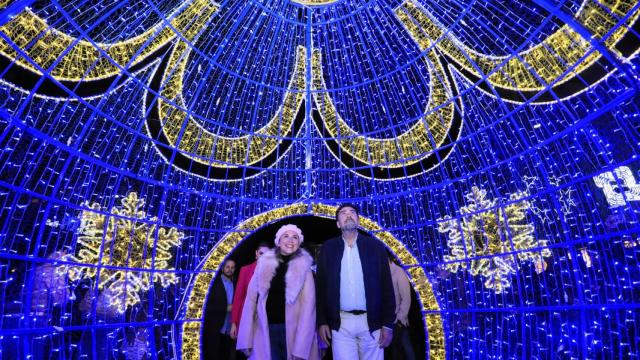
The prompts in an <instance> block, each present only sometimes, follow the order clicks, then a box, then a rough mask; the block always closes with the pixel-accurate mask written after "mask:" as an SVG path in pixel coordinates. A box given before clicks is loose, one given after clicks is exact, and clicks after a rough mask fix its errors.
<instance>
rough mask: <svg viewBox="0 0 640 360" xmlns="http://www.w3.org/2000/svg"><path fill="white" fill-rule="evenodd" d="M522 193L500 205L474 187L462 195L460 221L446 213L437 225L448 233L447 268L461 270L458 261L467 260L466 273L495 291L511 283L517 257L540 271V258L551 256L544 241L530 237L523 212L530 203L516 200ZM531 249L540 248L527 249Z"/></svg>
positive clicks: (483, 191) (531, 232)
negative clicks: (462, 204) (463, 200)
mask: <svg viewBox="0 0 640 360" xmlns="http://www.w3.org/2000/svg"><path fill="white" fill-rule="evenodd" d="M524 196H525V193H524V192H518V193H515V194H512V195H511V196H510V200H511V202H510V203H509V204H507V205H504V206H503V205H502V204H501V203H500V202H499V201H497V200H491V199H487V191H486V190H483V189H480V188H478V187H477V186H474V187H473V188H472V189H471V192H470V193H468V194H467V195H466V198H467V200H468V202H469V203H468V205H466V206H463V207H461V208H460V213H461V215H462V219H461V221H457V220H455V219H452V218H451V217H448V216H447V217H445V218H444V219H442V220H444V221H442V222H440V224H439V226H438V231H440V232H441V233H446V234H448V241H447V245H448V248H449V250H450V255H445V256H444V260H445V261H446V262H447V265H446V268H447V270H449V271H451V272H456V271H458V270H460V269H464V268H465V262H464V261H461V260H470V264H469V268H468V271H469V273H470V274H471V275H473V276H478V275H480V276H482V277H484V278H485V279H486V281H485V282H484V285H485V287H487V288H488V289H492V290H493V291H495V292H496V293H498V294H499V293H502V292H503V291H504V290H505V289H506V288H508V287H510V286H511V283H510V280H509V276H510V275H513V274H515V273H516V265H517V264H516V261H517V259H519V260H520V261H530V262H532V263H534V265H535V270H536V271H537V272H542V271H543V270H544V269H545V268H546V262H545V261H544V257H548V256H551V251H550V250H549V249H547V248H544V247H546V246H547V240H537V239H535V238H534V236H533V233H534V227H533V225H531V224H530V223H527V222H526V218H525V212H526V210H527V209H529V208H530V206H531V204H530V203H529V201H526V200H519V199H522V198H523V197H524ZM533 248H543V249H542V250H535V251H533V250H531V251H527V250H529V249H533ZM514 252H515V253H514Z"/></svg>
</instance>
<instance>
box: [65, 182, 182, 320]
mask: <svg viewBox="0 0 640 360" xmlns="http://www.w3.org/2000/svg"><path fill="white" fill-rule="evenodd" d="M121 204H122V207H120V208H115V209H113V211H112V213H113V215H114V216H109V215H104V214H101V213H99V212H98V211H100V210H101V207H100V205H99V204H97V203H93V204H90V205H88V207H89V208H91V209H93V210H94V211H91V210H84V211H83V212H82V215H81V223H80V228H79V229H78V241H77V244H78V245H80V246H81V248H80V250H79V251H78V254H77V255H76V256H70V259H71V260H73V261H75V262H77V263H79V264H80V265H78V266H71V267H70V269H69V278H70V279H71V280H80V279H82V278H92V279H93V278H96V276H99V281H98V289H100V290H103V291H108V292H109V294H110V301H111V303H110V306H111V307H112V308H113V310H115V311H117V312H120V313H122V312H124V311H125V309H126V308H127V307H128V306H132V305H135V304H137V303H139V302H140V296H141V295H142V294H143V293H144V292H146V291H147V290H149V289H150V288H151V283H152V282H159V283H160V285H161V286H162V287H167V286H169V285H171V284H175V283H176V282H177V281H178V279H177V277H176V276H175V274H174V273H173V272H169V271H162V270H173V268H171V267H170V266H169V261H170V260H171V259H172V258H173V256H172V255H171V252H170V250H171V248H172V247H174V246H178V245H180V243H181V240H182V238H183V234H182V233H181V232H178V231H177V230H176V229H175V228H163V227H160V228H158V229H157V240H156V238H155V237H156V228H157V225H156V224H155V222H156V221H157V218H156V217H152V218H150V219H147V213H146V212H145V211H144V210H143V207H144V204H145V201H144V199H139V198H138V194H137V193H135V192H131V193H129V194H128V195H127V196H126V197H125V198H123V199H122V201H121ZM140 220H144V221H140ZM154 252H155V256H154V255H153V254H154ZM82 264H87V265H94V266H90V267H85V266H82ZM102 266H109V267H116V268H117V269H112V268H101V267H102ZM156 270H160V272H158V271H156Z"/></svg>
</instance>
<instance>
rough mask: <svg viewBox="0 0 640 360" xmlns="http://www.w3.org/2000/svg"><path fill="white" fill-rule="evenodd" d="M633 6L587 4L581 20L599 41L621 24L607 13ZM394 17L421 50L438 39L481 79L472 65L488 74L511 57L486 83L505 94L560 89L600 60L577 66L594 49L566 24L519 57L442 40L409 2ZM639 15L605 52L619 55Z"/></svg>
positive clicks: (625, 0)
mask: <svg viewBox="0 0 640 360" xmlns="http://www.w3.org/2000/svg"><path fill="white" fill-rule="evenodd" d="M635 2H636V1H635V0H619V1H615V2H613V3H603V2H595V1H586V2H585V5H584V6H583V8H582V10H581V11H580V13H579V14H577V20H578V21H579V22H580V23H581V24H583V25H584V26H585V27H586V28H587V29H589V31H591V33H593V34H594V35H595V36H596V37H600V38H601V37H603V36H604V35H606V34H607V33H608V32H609V31H610V30H611V29H613V27H614V26H615V25H617V20H616V18H614V17H613V16H612V15H611V14H609V11H612V12H613V13H615V14H616V15H618V16H620V17H624V16H626V15H627V13H628V12H629V11H631V10H632V9H633V7H634V5H635ZM395 13H396V16H397V17H398V19H400V21H401V22H402V23H403V24H404V25H405V26H406V27H407V29H409V33H410V35H411V36H412V37H413V38H414V40H415V41H416V42H417V43H418V44H419V45H420V47H421V48H422V49H423V50H424V49H426V48H428V47H429V46H431V45H432V44H433V41H435V40H436V39H440V41H439V42H438V43H437V44H436V47H437V48H438V49H440V50H441V51H443V52H444V53H445V54H446V55H448V56H449V57H450V58H451V59H453V61H455V62H456V63H457V64H458V65H459V66H461V67H463V68H464V69H466V70H468V71H469V72H471V73H472V74H475V76H481V75H482V74H480V73H479V72H478V71H477V70H476V68H475V67H474V66H473V65H472V61H473V63H475V64H477V66H478V67H479V68H480V69H481V70H482V73H484V74H488V73H490V72H492V71H494V70H495V69H496V68H497V67H498V65H499V64H500V63H502V62H503V61H504V60H506V59H507V58H509V59H508V61H507V62H506V63H505V64H504V65H503V66H502V67H501V68H500V70H499V71H495V72H494V73H493V74H492V75H490V76H489V78H488V81H489V82H490V83H491V84H493V85H495V86H499V87H502V88H506V89H515V90H533V91H542V90H544V89H546V87H547V84H550V83H552V82H554V81H556V80H559V81H558V84H560V83H563V82H566V81H569V80H571V79H572V78H574V77H575V76H577V75H576V74H577V73H579V72H580V71H582V70H584V69H585V68H587V67H588V66H590V65H592V64H593V63H594V62H596V61H597V60H598V59H599V58H600V56H601V55H600V54H599V53H598V52H592V53H591V54H590V55H589V56H587V57H586V58H585V59H583V61H582V62H580V63H578V61H580V59H581V58H582V57H583V56H584V55H585V54H587V52H588V51H589V50H590V49H591V45H590V44H589V42H588V41H586V40H584V39H583V38H582V37H581V36H580V35H579V34H577V33H576V32H575V31H573V30H572V29H571V28H570V27H569V26H568V25H563V26H562V27H561V28H560V29H558V30H557V31H555V32H554V33H553V34H551V35H549V36H548V37H547V38H546V39H545V40H543V41H542V42H541V43H540V44H538V45H535V46H533V47H532V48H530V49H527V50H526V51H522V52H521V53H519V54H518V56H512V55H507V56H494V55H490V54H481V53H479V52H478V51H476V50H474V49H471V48H469V47H468V46H466V45H464V44H463V42H462V41H460V40H458V39H456V38H454V37H453V36H452V35H451V34H448V35H447V36H446V37H442V36H443V35H444V31H445V28H444V27H443V26H441V25H440V24H439V23H438V22H437V21H436V20H435V19H434V18H432V17H431V16H430V15H429V14H428V13H427V11H426V10H425V9H424V8H422V7H420V6H419V5H416V4H415V3H414V2H413V1H411V0H410V1H406V2H405V3H403V4H402V5H401V6H399V7H398V8H397V9H396V10H395ZM639 15H640V11H636V12H635V13H633V14H632V15H631V16H630V17H629V19H628V21H627V22H626V24H625V25H626V26H620V27H618V28H617V29H616V30H615V31H614V32H613V33H612V34H611V35H610V36H609V37H608V38H607V39H605V41H604V43H605V45H606V46H607V48H609V49H611V50H612V51H614V52H616V50H615V45H616V44H617V43H618V41H620V40H621V39H622V37H623V36H624V35H625V34H626V33H627V32H629V29H630V25H631V24H633V23H634V22H635V21H637V19H638V16H639ZM441 37H442V38H441ZM467 57H469V58H470V59H469V58H467ZM520 58H522V60H520ZM576 64H577V66H576V67H575V68H574V69H573V71H572V72H570V73H568V74H566V75H564V77H563V74H564V73H565V72H566V71H567V70H568V69H570V68H571V67H573V66H574V65H576ZM536 74H537V75H538V76H539V77H540V78H542V80H543V82H541V81H540V80H539V79H538V77H536ZM561 77H562V79H560V78H561Z"/></svg>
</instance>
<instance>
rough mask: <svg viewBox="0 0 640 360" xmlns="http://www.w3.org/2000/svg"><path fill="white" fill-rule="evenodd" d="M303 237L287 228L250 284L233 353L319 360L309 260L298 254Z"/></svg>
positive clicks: (265, 358)
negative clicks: (237, 351)
mask: <svg viewBox="0 0 640 360" xmlns="http://www.w3.org/2000/svg"><path fill="white" fill-rule="evenodd" d="M303 241H304V237H303V235H302V231H301V230H300V229H299V228H298V227H297V226H295V225H292V224H287V225H284V226H282V227H280V229H279V230H278V232H277V233H276V238H275V243H276V248H275V249H273V250H269V251H267V252H266V253H264V254H263V255H262V256H261V257H260V258H259V259H258V264H257V265H256V270H255V273H254V275H253V278H252V279H251V281H250V282H249V287H248V289H247V297H246V301H245V304H244V308H243V310H242V316H241V317H240V325H239V327H238V341H237V344H236V348H237V349H238V350H241V351H242V352H243V353H244V354H245V355H246V356H247V357H248V358H249V359H257V360H269V359H271V360H292V359H294V360H295V359H312V360H315V359H318V358H319V354H318V345H317V338H316V332H315V322H316V309H315V304H316V298H315V284H314V279H313V273H312V271H311V265H312V264H313V258H312V257H311V255H309V253H307V252H306V251H305V250H303V249H301V248H300V244H301V243H302V242H303Z"/></svg>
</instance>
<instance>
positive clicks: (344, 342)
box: [316, 204, 396, 360]
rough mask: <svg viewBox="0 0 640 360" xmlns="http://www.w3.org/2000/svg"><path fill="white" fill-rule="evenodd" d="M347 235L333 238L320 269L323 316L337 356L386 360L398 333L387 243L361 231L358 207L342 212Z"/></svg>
mask: <svg viewBox="0 0 640 360" xmlns="http://www.w3.org/2000/svg"><path fill="white" fill-rule="evenodd" d="M336 222H337V226H338V228H339V229H340V230H341V231H342V236H341V237H337V238H334V239H330V240H327V241H326V242H325V243H324V244H323V246H322V250H321V251H320V256H319V258H318V272H317V286H316V292H317V297H316V298H317V306H316V308H317V312H318V314H317V321H318V332H319V334H320V337H321V338H322V340H323V341H324V342H325V343H327V344H329V343H330V344H331V346H332V349H333V358H334V359H335V360H342V359H345V360H347V359H348V360H352V359H367V360H382V359H383V358H384V348H385V347H387V346H389V344H390V343H391V340H392V338H393V330H392V329H393V322H394V320H395V309H396V304H395V297H394V293H393V284H392V282H391V273H390V269H389V263H388V261H387V251H386V248H385V246H384V245H383V244H382V243H381V242H380V241H378V240H376V239H374V238H372V237H370V236H367V235H363V234H359V233H358V226H359V224H360V218H359V213H358V208H357V207H356V206H355V205H353V204H343V205H341V206H340V207H338V209H337V211H336Z"/></svg>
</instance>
